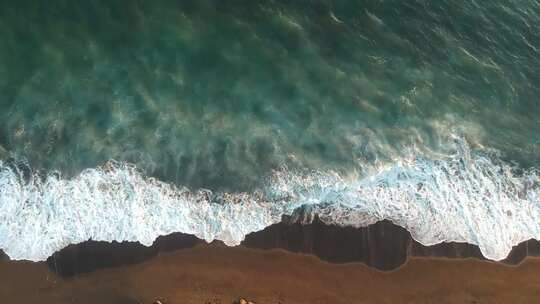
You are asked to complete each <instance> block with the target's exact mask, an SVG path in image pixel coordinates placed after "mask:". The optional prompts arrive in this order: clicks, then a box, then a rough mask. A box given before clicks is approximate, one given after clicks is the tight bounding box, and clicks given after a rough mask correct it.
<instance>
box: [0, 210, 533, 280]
mask: <svg viewBox="0 0 540 304" xmlns="http://www.w3.org/2000/svg"><path fill="white" fill-rule="evenodd" d="M214 243H215V244H217V243H221V242H219V241H214V242H213V244H214ZM201 244H206V242H205V241H204V240H201V239H198V238H197V237H195V236H193V235H189V234H183V233H173V234H170V235H166V236H161V237H159V238H158V239H156V241H155V242H154V244H153V245H152V246H150V247H146V246H144V245H141V244H140V243H137V242H112V243H109V242H98V241H86V242H83V243H79V244H74V245H69V246H68V247H66V248H64V249H62V250H60V251H58V252H56V253H55V254H54V255H53V256H51V257H49V258H48V259H47V261H46V265H48V267H49V268H50V269H51V270H52V271H54V272H55V273H57V274H59V275H61V276H63V277H70V276H76V275H78V274H81V273H88V272H93V271H96V270H99V269H103V268H116V267H121V266H124V265H131V264H139V263H142V262H145V261H148V260H151V259H153V258H155V257H156V256H159V255H161V254H163V253H169V252H175V251H177V250H182V249H188V248H192V247H194V246H197V245H201ZM223 246H225V245H223ZM240 246H241V247H246V248H252V249H263V250H269V249H282V250H284V251H287V252H291V253H303V254H307V255H313V256H316V257H317V258H319V259H321V260H323V261H326V262H329V263H332V264H350V263H362V264H365V265H367V266H369V267H372V268H375V269H378V270H382V271H392V270H395V269H398V268H400V267H401V266H403V265H405V264H406V263H407V261H408V260H410V259H411V258H422V257H424V258H447V259H465V258H472V259H476V260H487V259H486V258H484V257H483V256H482V254H481V252H480V250H479V248H478V246H475V245H471V244H467V243H454V242H449V243H440V244H436V245H432V246H424V245H422V244H420V243H418V242H417V241H415V240H414V239H413V238H412V237H411V235H410V233H409V232H408V231H407V230H405V229H404V228H402V227H400V226H397V225H395V224H393V223H391V222H389V221H381V222H378V223H376V224H373V225H370V226H367V227H361V228H353V227H339V226H333V225H326V224H323V223H322V222H321V221H319V220H318V219H315V220H314V221H313V222H312V223H311V224H298V223H296V224H288V223H286V222H282V223H279V224H275V225H272V226H269V227H267V228H266V229H264V230H262V231H258V232H254V233H251V234H249V235H248V236H247V237H246V239H245V240H244V241H243V242H242V244H241V245H240ZM536 256H540V242H539V241H536V240H529V241H525V242H522V243H520V244H519V245H517V246H515V247H514V248H513V249H512V251H511V252H510V254H509V256H508V257H507V258H506V259H505V260H503V261H491V262H493V263H498V264H508V265H518V264H520V263H522V262H523V261H524V260H525V259H526V258H527V257H536ZM2 260H9V258H8V257H7V256H6V255H5V254H4V253H3V252H2V251H0V261H2Z"/></svg>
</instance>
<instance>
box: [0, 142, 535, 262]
mask: <svg viewBox="0 0 540 304" xmlns="http://www.w3.org/2000/svg"><path fill="white" fill-rule="evenodd" d="M457 147H458V148H459V149H457V151H456V153H455V154H453V155H450V156H448V157H444V158H439V159H430V158H426V157H422V156H416V157H413V158H410V159H402V160H399V161H396V162H395V163H393V164H389V165H387V166H385V167H377V168H372V169H371V170H368V172H370V173H367V174H365V176H362V177H354V178H353V177H343V176H340V175H339V174H337V173H335V172H311V173H308V174H299V173H294V172H289V171H286V170H281V171H277V172H274V173H273V174H272V175H271V176H270V178H269V179H268V180H267V182H266V184H265V186H264V188H263V189H262V190H261V191H256V192H253V193H212V192H211V191H209V190H203V189H201V190H198V191H190V190H189V189H186V188H182V187H177V186H175V185H171V184H167V183H164V182H161V181H158V180H156V179H153V178H147V177H145V176H144V175H143V174H142V173H141V172H139V171H138V170H137V169H136V168H135V167H134V166H132V165H130V164H127V163H118V162H113V161H111V162H108V163H107V164H105V165H104V166H102V167H98V168H94V169H87V170H85V171H83V172H82V173H80V174H79V175H78V176H76V177H75V178H72V179H65V178H62V176H61V175H60V174H58V173H50V174H48V175H47V176H46V177H39V174H38V173H34V174H22V172H21V171H20V170H19V169H17V166H13V165H10V164H7V163H5V162H4V163H3V162H1V161H0V248H2V249H3V250H4V251H5V252H6V254H8V255H9V256H10V257H11V258H12V259H25V260H32V261H40V260H45V259H46V258H47V257H49V256H50V255H52V254H53V253H54V252H55V251H57V250H60V249H62V248H64V247H66V246H67V245H69V244H76V243H80V242H83V241H86V240H89V239H92V240H96V241H138V242H140V243H142V244H144V245H147V246H149V245H151V244H152V243H153V241H154V240H155V239H156V238H157V237H158V236H160V235H166V234H170V233H172V232H182V233H188V234H193V235H196V236H197V237H199V238H201V239H204V240H206V241H208V242H210V241H212V240H214V239H218V240H222V241H223V242H225V243H226V244H227V245H231V246H232V245H238V244H240V242H241V241H242V240H243V238H244V237H245V235H247V234H249V233H251V232H254V231H259V230H262V229H264V228H265V227H267V226H269V225H272V224H274V223H277V222H279V221H281V219H282V216H283V215H291V214H292V213H293V212H294V211H295V210H297V209H298V208H300V207H303V206H304V207H306V206H307V207H308V208H307V209H306V210H308V211H307V212H309V213H310V215H311V217H312V216H313V215H315V214H317V215H318V216H319V217H320V218H321V219H322V220H323V221H324V222H326V223H329V224H337V225H352V226H366V225H369V224H372V223H375V222H377V221H379V220H383V219H388V220H391V221H393V222H394V223H396V224H398V225H401V226H403V227H404V228H406V229H408V230H409V231H410V232H411V234H412V236H413V237H414V238H415V239H416V240H417V241H419V242H421V243H422V244H424V245H432V244H436V243H440V242H443V241H458V242H468V243H471V244H476V245H478V246H479V247H480V249H481V251H482V253H483V254H484V256H486V257H487V258H489V259H493V260H501V259H504V258H505V257H506V256H507V255H508V253H509V252H510V250H511V248H512V246H513V245H516V244H518V243H520V242H522V241H524V240H527V239H530V238H536V239H540V224H539V223H540V221H539V219H540V178H539V176H540V175H539V174H538V172H537V171H535V170H529V171H526V172H522V173H520V174H516V173H515V172H514V171H515V170H514V168H513V167H512V166H510V165H509V164H507V163H504V162H503V161H501V160H500V159H499V158H498V157H497V156H496V155H493V154H480V153H472V152H471V151H469V149H468V147H467V145H466V144H465V143H462V142H461V143H458V145H457Z"/></svg>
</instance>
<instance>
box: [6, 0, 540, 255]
mask: <svg viewBox="0 0 540 304" xmlns="http://www.w3.org/2000/svg"><path fill="white" fill-rule="evenodd" d="M539 58H540V2H538V1H532V0H531V1H525V0H522V1H520V0H507V1H502V0H499V1H482V2H480V1H450V0H441V1H421V0H415V1H413V0H411V1H398V0H395V1H391V0H386V1H383V0H371V1H369V0H365V1H315V0H313V1H307V0H305V1H209V0H208V1H204V0H201V1H129V2H127V1H105V0H103V1H47V2H37V1H3V2H2V3H1V4H0V249H3V250H4V251H5V252H6V253H7V254H8V255H9V256H10V257H12V258H14V259H29V260H43V259H46V258H47V257H48V256H50V255H51V254H52V253H54V252H55V251H57V250H59V249H61V248H63V247H65V246H67V245H69V244H74V243H79V242H83V241H85V240H88V239H93V240H98V241H99V240H103V241H114V240H116V241H126V240H127V241H139V242H141V243H143V244H145V245H151V244H152V242H153V241H154V239H155V238H156V237H158V236H159V235H165V234H169V233H172V232H183V233H189V234H194V235H196V236H198V237H199V238H202V239H205V240H207V241H212V240H214V239H219V240H222V241H224V242H225V243H226V244H228V245H237V244H239V243H240V242H241V241H242V239H243V238H244V237H245V235H246V234H248V233H250V232H253V231H258V230H262V229H264V228H265V227H267V226H269V225H272V224H274V223H277V222H279V221H280V220H281V218H282V216H290V215H291V214H294V212H296V211H298V210H299V209H301V210H307V211H305V213H307V214H308V216H307V218H313V216H315V215H317V216H319V217H320V218H321V220H322V221H323V222H325V223H327V224H337V225H343V226H356V227H359V226H366V225H370V224H372V223H375V222H377V221H379V220H383V219H387V220H390V221H392V222H394V223H396V224H398V225H400V226H402V227H405V228H406V229H407V230H408V231H410V232H411V235H412V236H413V237H414V238H415V239H416V240H418V241H419V242H421V243H422V244H424V245H432V244H436V243H440V242H443V241H457V242H468V243H471V244H476V245H478V246H479V248H480V250H481V251H482V252H483V253H484V255H485V256H486V257H488V258H490V259H494V260H500V259H503V258H504V257H505V256H506V255H507V254H508V252H509V251H510V249H511V248H512V246H513V245H516V244H518V243H519V242H521V241H524V240H527V239H530V238H535V239H540V225H539V224H538V223H540V173H539V169H540V101H539V97H538V96H540V86H539V84H540V59H539Z"/></svg>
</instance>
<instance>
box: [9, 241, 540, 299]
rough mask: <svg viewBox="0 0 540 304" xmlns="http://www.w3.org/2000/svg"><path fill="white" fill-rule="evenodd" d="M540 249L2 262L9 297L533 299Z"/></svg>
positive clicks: (244, 251)
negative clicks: (119, 262) (512, 258)
mask: <svg viewBox="0 0 540 304" xmlns="http://www.w3.org/2000/svg"><path fill="white" fill-rule="evenodd" d="M539 272H540V259H537V258H527V259H526V260H525V261H524V262H522V263H521V264H520V265H518V266H508V265H503V264H500V263H494V262H489V261H479V260H476V259H454V260H450V259H444V258H437V259H428V258H412V259H410V260H409V261H408V262H407V263H406V264H404V265H403V266H402V267H400V268H399V269H397V270H394V271H391V272H381V271H378V270H376V269H373V268H370V267H368V266H366V265H364V264H360V263H349V264H332V263H327V262H324V261H321V260H320V259H318V258H317V257H314V256H311V255H305V254H298V253H290V252H286V251H283V250H280V249H274V250H260V249H248V248H244V247H233V248H231V247H224V246H223V245H220V244H209V245H208V244H199V245H197V246H195V247H193V248H188V249H182V250H177V251H174V252H170V253H162V254H159V255H158V256H156V257H154V258H152V259H150V260H148V261H145V262H143V263H139V264H133V265H128V266H121V267H114V268H107V269H99V270H96V271H93V272H90V273H85V274H80V275H76V276H72V277H68V278H62V277H60V276H57V275H56V274H55V273H54V271H53V270H51V269H50V267H48V266H47V265H46V264H45V263H31V262H14V261H3V262H1V263H0V298H1V299H2V302H3V303H41V304H48V303H88V304H90V303H92V304H94V303H111V304H112V303H126V304H128V303H133V304H135V303H153V302H154V301H155V300H160V301H161V302H162V303H164V304H166V303H171V304H173V303H212V304H214V303H232V302H233V301H234V300H235V299H237V298H238V297H245V298H247V299H249V300H252V301H255V302H256V303H321V304H322V303H449V304H450V303H467V304H472V303H476V304H480V303H534V302H535V301H536V300H537V299H538V298H540V287H539V286H540V277H539V276H538V273H539Z"/></svg>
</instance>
